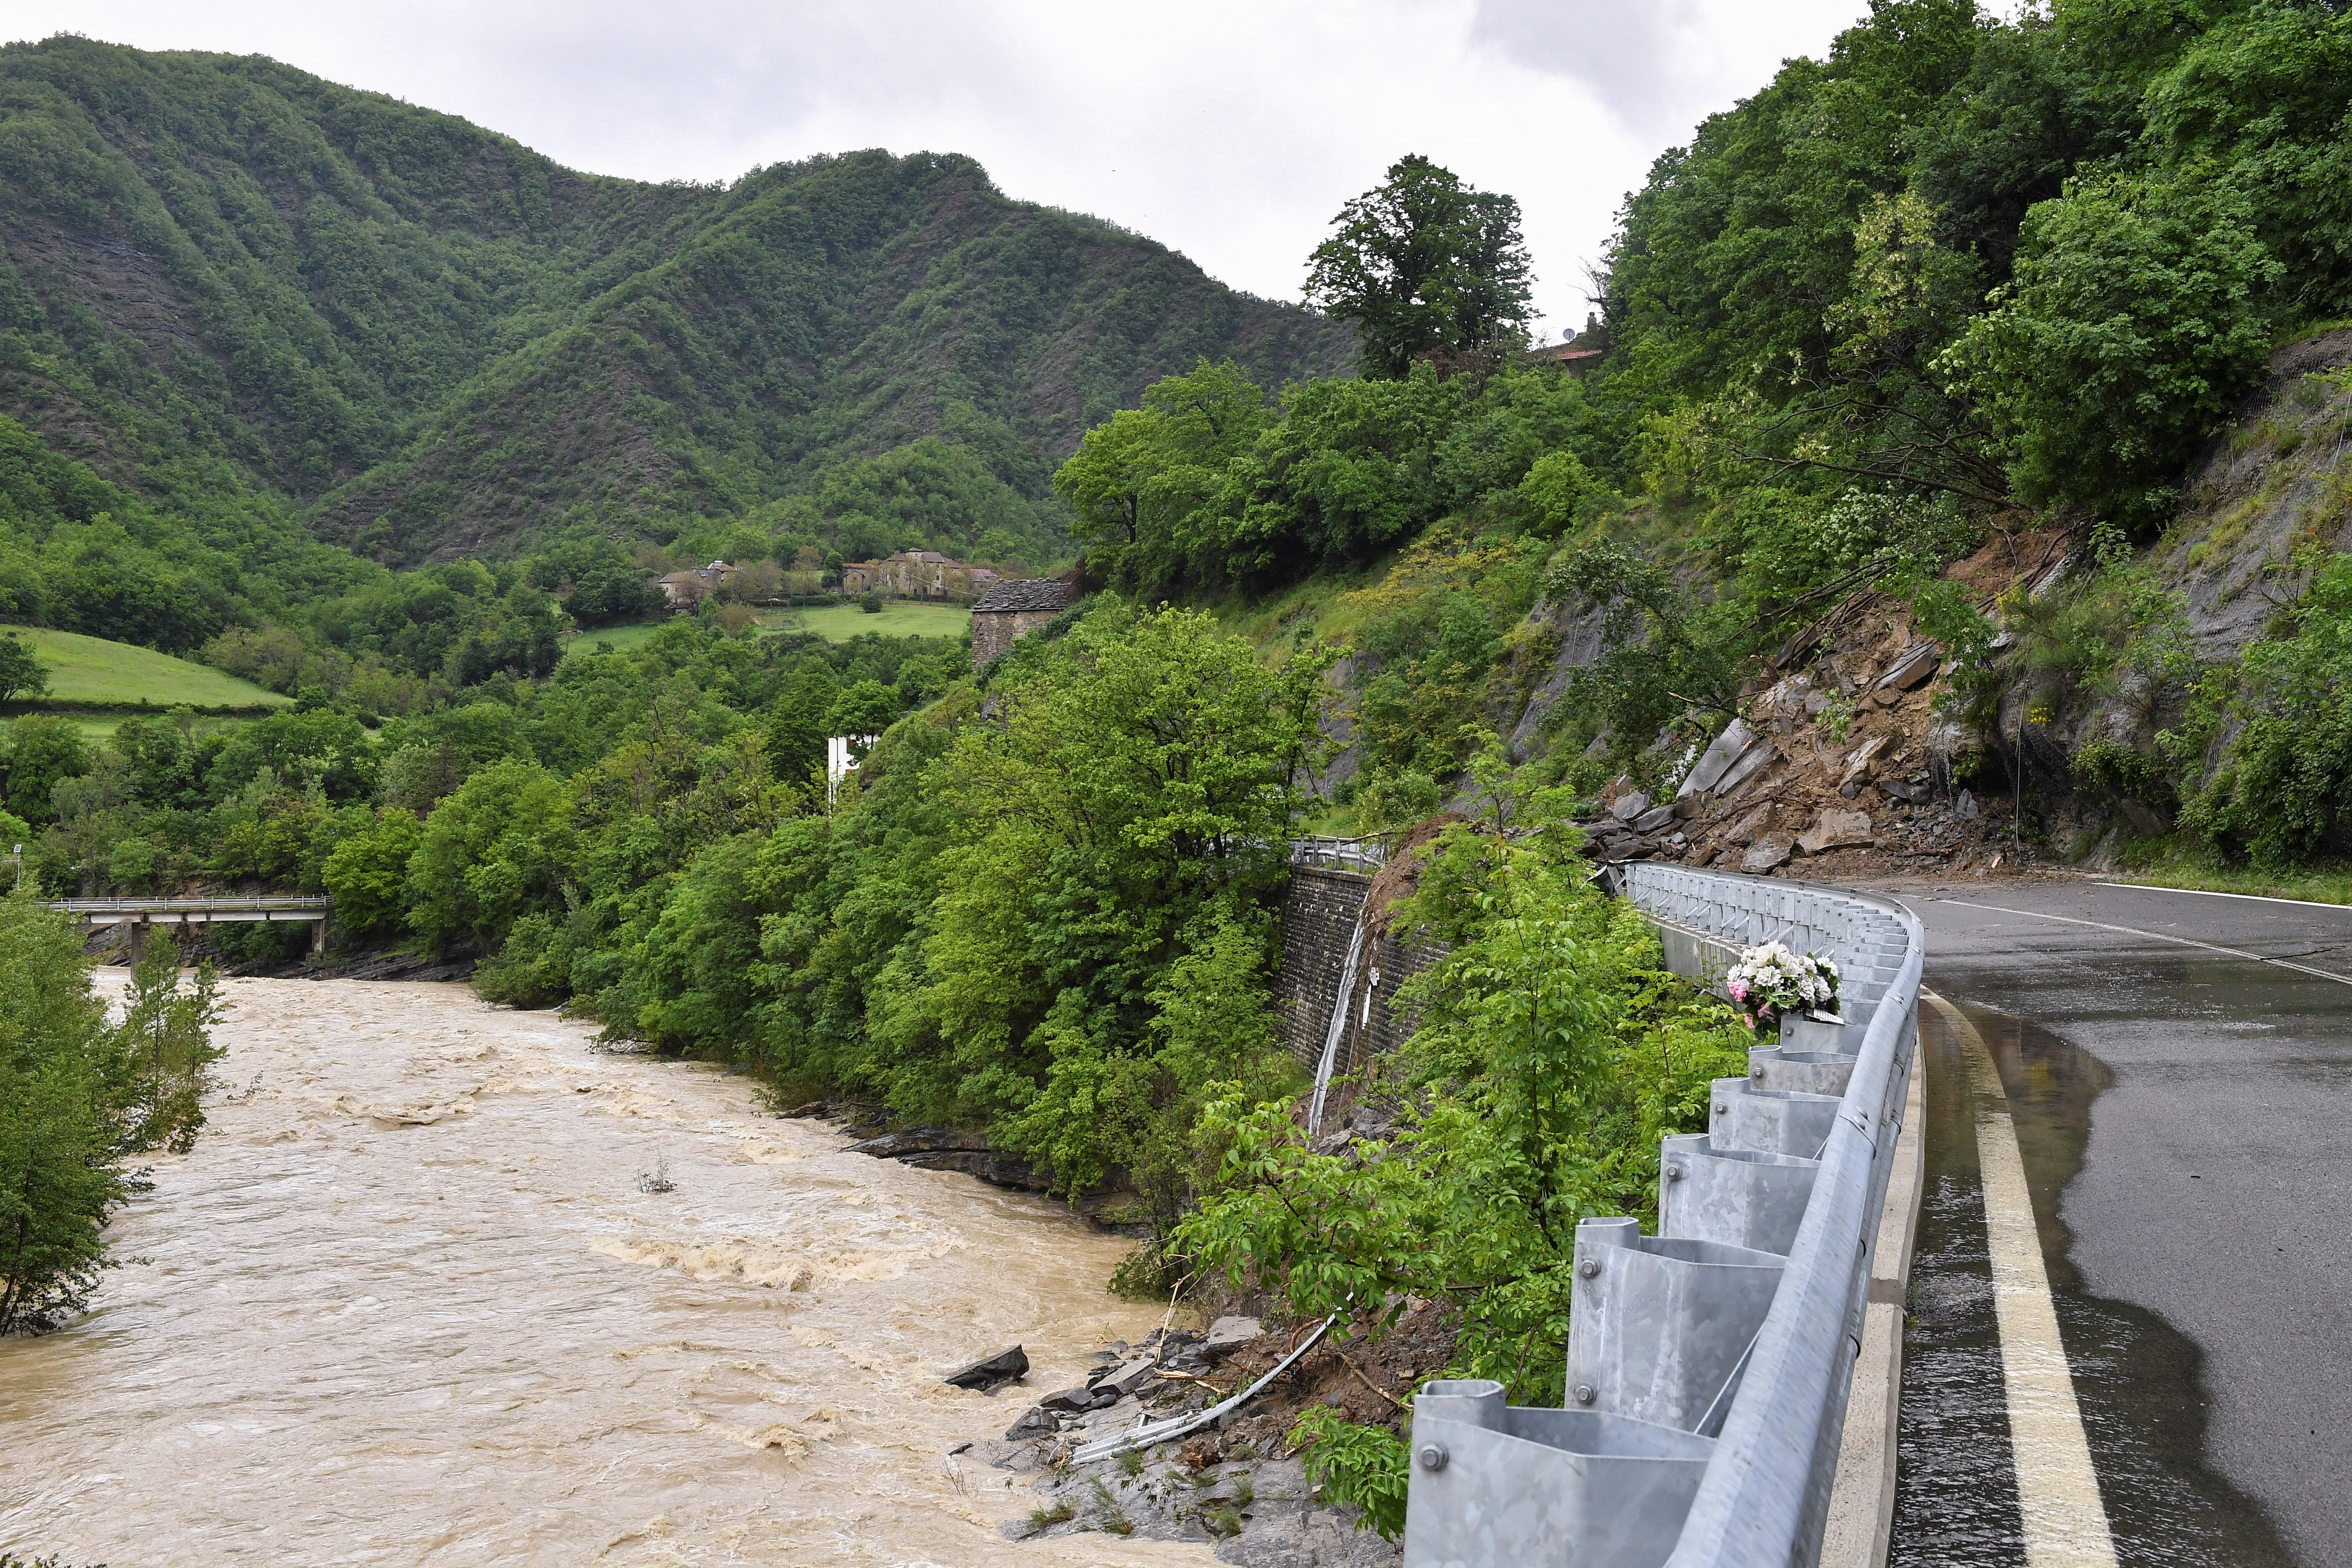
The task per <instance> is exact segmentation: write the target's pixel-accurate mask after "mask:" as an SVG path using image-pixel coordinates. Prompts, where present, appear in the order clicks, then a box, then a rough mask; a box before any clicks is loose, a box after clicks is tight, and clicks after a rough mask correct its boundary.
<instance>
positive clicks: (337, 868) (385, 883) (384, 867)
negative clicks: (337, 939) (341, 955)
mask: <svg viewBox="0 0 2352 1568" xmlns="http://www.w3.org/2000/svg"><path fill="white" fill-rule="evenodd" d="M423 837H424V830H423V829H422V828H420V827H419V826H417V823H416V816H415V813H414V812H411V811H408V810H406V809H404V808H403V807H401V806H397V805H394V806H387V807H385V808H384V809H383V812H382V813H381V814H380V815H379V816H377V817H376V820H375V824H374V826H372V827H370V828H368V829H367V830H366V831H364V832H361V833H354V834H352V835H351V836H350V837H346V838H344V839H343V840H342V841H341V842H340V843H338V844H337V845H336V846H335V847H334V852H333V853H332V854H331V855H329V856H328V857H327V863H326V866H325V868H324V869H323V872H322V874H321V879H322V880H323V881H324V882H325V883H326V888H327V892H328V894H329V896H331V898H333V900H335V922H336V924H338V925H340V926H341V927H342V928H343V930H344V931H347V932H349V933H350V934H352V935H353V936H358V937H370V936H383V935H390V934H394V933H396V932H398V931H400V930H401V929H402V927H403V925H404V919H405V910H406V908H407V894H408V862H409V860H410V858H412V857H414V856H415V853H416V847H417V845H418V843H419V842H420V841H421V840H422V839H423Z"/></svg>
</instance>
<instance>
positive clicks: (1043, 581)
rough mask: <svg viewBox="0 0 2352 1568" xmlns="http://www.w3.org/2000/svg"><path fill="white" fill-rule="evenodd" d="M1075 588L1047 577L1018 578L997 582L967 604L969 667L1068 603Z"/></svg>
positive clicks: (1010, 643)
mask: <svg viewBox="0 0 2352 1568" xmlns="http://www.w3.org/2000/svg"><path fill="white" fill-rule="evenodd" d="M1077 599H1078V591H1077V589H1076V587H1074V586H1072V585H1071V584H1067V583H1063V582H1059V581H1056V580H1055V579H1054V578H1051V577H1018V578H1015V579H1013V581H1012V582H1009V583H999V584H996V585H995V586H994V587H992V588H991V589H989V591H988V592H987V593H985V594H982V595H981V596H980V597H979V598H978V599H977V600H975V601H974V602H973V604H972V606H971V667H972V668H974V669H978V668H980V667H981V666H982V665H983V664H986V663H987V662H988V661H989V660H990V659H992V658H995V657H996V656H997V655H999V654H1001V653H1003V651H1004V650H1005V649H1006V648H1009V647H1012V646H1013V638H1014V637H1019V636H1021V635H1022V634H1023V633H1024V632H1034V631H1035V630H1036V629H1037V628H1038V627H1039V626H1044V625H1045V623H1046V622H1047V621H1050V620H1052V619H1053V618H1054V617H1055V616H1058V615H1060V614H1061V613H1062V612H1063V611H1064V610H1066V609H1068V608H1069V607H1070V606H1071V605H1074V604H1076V603H1077Z"/></svg>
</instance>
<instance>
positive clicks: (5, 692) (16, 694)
mask: <svg viewBox="0 0 2352 1568" xmlns="http://www.w3.org/2000/svg"><path fill="white" fill-rule="evenodd" d="M48 689H49V672H48V671H47V669H45V668H42V666H41V661H40V659H39V658H37V657H35V655H34V653H33V650H32V649H31V648H29V647H26V646H25V639H24V638H22V637H18V636H16V633H14V632H10V633H8V634H6V635H5V636H0V702H14V701H16V700H18V699H20V698H21V699H26V700H32V699H37V698H40V697H45V696H47V694H48Z"/></svg>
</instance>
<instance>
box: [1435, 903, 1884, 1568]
mask: <svg viewBox="0 0 2352 1568" xmlns="http://www.w3.org/2000/svg"><path fill="white" fill-rule="evenodd" d="M1617 871H1618V876H1619V884H1620V890H1621V892H1622V896H1624V897H1625V898H1627V899H1629V900H1632V901H1633V903H1634V905H1635V906H1636V907H1638V908H1639V909H1640V910H1642V911H1643V913H1644V914H1645V915H1647V916H1649V918H1650V919H1651V920H1652V921H1653V922H1654V923H1655V924H1656V925H1657V926H1658V927H1659V930H1660V933H1661V935H1662V936H1663V937H1664V939H1665V945H1666V950H1667V960H1668V963H1669V965H1670V966H1671V967H1673V968H1674V969H1675V971H1676V972H1677V973H1684V974H1689V975H1693V976H1697V977H1702V978H1707V979H1712V978H1713V977H1714V976H1716V975H1719V974H1720V973H1722V972H1723V970H1724V969H1725V968H1726V967H1727V965H1728V963H1729V961H1730V960H1731V959H1732V958H1733V957H1735V956H1736V955H1737V952H1738V950H1739V949H1741V948H1745V947H1748V946H1752V945H1755V944H1756V943H1758V942H1765V941H1769V940H1775V939H1777V940H1779V941H1781V942H1787V943H1789V944H1790V946H1791V947H1796V948H1799V949H1801V950H1802V949H1810V950H1811V951H1813V952H1821V953H1824V954H1826V955H1827V956H1830V957H1832V958H1833V959H1834V960H1835V961H1836V962H1837V964H1838V967H1839V970H1840V973H1841V976H1842V984H1841V985H1840V988H1839V989H1840V998H1839V1005H1840V1011H1841V1016H1843V1019H1844V1022H1843V1024H1840V1023H1834V1022H1822V1021H1817V1020H1811V1019H1790V1020H1787V1021H1785V1022H1784V1023H1783V1025H1782V1036H1781V1041H1780V1045H1779V1046H1778V1047H1758V1048H1757V1049H1755V1050H1753V1051H1751V1052H1750V1053H1749V1058H1748V1067H1749V1070H1748V1076H1747V1077H1746V1078H1730V1079H1717V1080H1716V1082H1715V1084H1714V1085H1713V1092H1712V1093H1711V1095H1710V1096H1709V1111H1710V1115H1709V1121H1708V1130H1707V1131H1705V1132H1696V1133H1683V1134H1676V1135H1674V1136H1670V1137H1668V1138H1666V1139H1665V1140H1664V1151H1663V1157H1662V1160H1661V1170H1660V1176H1659V1201H1658V1214H1659V1226H1658V1228H1659V1234H1658V1235H1657V1236H1654V1237H1645V1236H1643V1235H1641V1234H1640V1226H1639V1225H1638V1223H1637V1222H1635V1221H1633V1220H1631V1219H1590V1220H1586V1221H1584V1222H1582V1223H1581V1224H1580V1225H1579V1226H1577V1233H1576V1243H1575V1261H1574V1268H1575V1276H1576V1284H1575V1298H1574V1306H1573V1310H1572V1311H1571V1314H1570V1321H1569V1339H1568V1347H1567V1349H1568V1375H1567V1387H1566V1388H1565V1390H1563V1394H1564V1395H1565V1397H1564V1399H1563V1402H1562V1405H1561V1407H1560V1408H1559V1409H1549V1408H1536V1407H1521V1406H1514V1405H1507V1404H1506V1403H1505V1402H1504V1397H1503V1388H1502V1385H1501V1384H1497V1383H1489V1382H1461V1381H1453V1382H1448V1381H1440V1382H1433V1383H1431V1384H1428V1385H1426V1386H1425V1387H1424V1388H1423V1390H1422V1393H1421V1395H1420V1397H1419V1398H1418V1399H1417V1400H1416V1401H1415V1403H1414V1405H1413V1420H1412V1482H1411V1489H1410V1492H1409V1495H1408V1503H1407V1509H1406V1515H1405V1542H1404V1561H1405V1563H1406V1568H1503V1565H1505V1564H1517V1563H1533V1562H1560V1561H1566V1562H1570V1563H1579V1564H1591V1565H1592V1568H1660V1565H1662V1564H1664V1565H1666V1568H1735V1565H1739V1568H1750V1565H1753V1564H1759V1563H1769V1564H1772V1565H1774V1568H1778V1565H1779V1564H1781V1563H1790V1564H1795V1565H1797V1568H1808V1565H1810V1564H1812V1563H1815V1562H1816V1561H1817V1560H1818V1558H1819V1556H1820V1552H1821V1543H1822V1530H1823V1527H1824V1525H1825V1523H1826V1521H1827V1518H1828V1508H1829V1497H1830V1489H1831V1485H1832V1481H1833V1479H1834V1478H1835V1474H1836V1468H1837V1454H1838V1442H1839V1438H1840V1436H1841V1435H1842V1433H1843V1427H1844V1420H1845V1404H1846V1393H1847V1389H1848V1386H1849V1384H1850V1383H1851V1381H1852V1378H1853V1363H1854V1357H1855V1356H1856V1354H1858V1353H1859V1347H1860V1344H1861V1325H1862V1316H1863V1312H1864V1308H1865V1306H1866V1301H1867V1296H1868V1289H1869V1280H1870V1275H1871V1257H1870V1254H1871V1249H1872V1247H1874V1245H1875V1244H1876V1240H1877V1232H1878V1225H1877V1219H1878V1211H1879V1209H1880V1207H1881V1205H1883V1204H1884V1203H1885V1195H1886V1183H1887V1177H1888V1174H1889V1173H1890V1170H1891V1168H1892V1166H1893V1163H1894V1153H1895V1139H1896V1136H1897V1134H1898V1133H1899V1132H1900V1131H1902V1118H1903V1106H1904V1100H1905V1095H1906V1092H1907V1091H1908V1089H1909V1087H1910V1077H1911V1071H1912V1065H1913V1060H1914V1058H1915V1055H1916V1052H1915V1049H1914V1047H1915V1043H1916V1037H1917V1023H1918V996H1919V977H1920V967H1921V963H1922V960H1923V958H1924V956H1925V952H1926V944H1925V941H1924V936H1923V932H1922V930H1921V927H1920V924H1919V920H1918V917H1917V916H1916V915H1914V914H1912V913H1911V911H1910V910H1906V909H1905V908H1903V907H1902V906H1901V905H1899V904H1896V903H1893V902H1890V901H1887V900H1880V899H1874V898H1870V897H1867V896H1865V895H1863V894H1859V893H1852V892H1846V891H1843V890H1841V889H1833V888H1821V887H1814V886H1811V885H1810V884H1806V883H1792V882H1785V881H1764V880H1759V879H1754V878H1748V877H1735V876H1729V875H1724V874H1719V873H1714V872H1706V871H1695V870H1690V869H1687V868H1682V867H1678V866H1663V865H1658V864H1656V863H1654V862H1639V863H1635V864H1633V865H1629V866H1623V867H1621V868H1617Z"/></svg>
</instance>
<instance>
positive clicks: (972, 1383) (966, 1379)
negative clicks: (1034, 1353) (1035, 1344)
mask: <svg viewBox="0 0 2352 1568" xmlns="http://www.w3.org/2000/svg"><path fill="white" fill-rule="evenodd" d="M1028 1373H1029V1354H1028V1352H1026V1351H1024V1350H1023V1349H1022V1348H1021V1347H1020V1346H1019V1345H1014V1346H1013V1348H1012V1349H1011V1350H1009V1351H999V1352H996V1353H995V1354H994V1355H992V1356H990V1357H989V1358H988V1359H987V1360H986V1361H976V1362H974V1363H971V1365H970V1366H968V1367H966V1368H964V1369H963V1370H962V1371H961V1372H955V1373H949V1374H948V1384H949V1386H950V1387H952V1388H977V1389H982V1390H985V1389H991V1388H994V1387H995V1386H996V1385H997V1384H1000V1383H1011V1382H1012V1381H1013V1379H1014V1378H1016V1377H1025V1376H1027V1375H1028Z"/></svg>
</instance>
